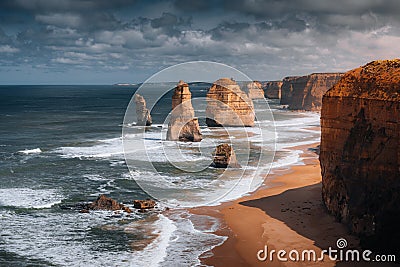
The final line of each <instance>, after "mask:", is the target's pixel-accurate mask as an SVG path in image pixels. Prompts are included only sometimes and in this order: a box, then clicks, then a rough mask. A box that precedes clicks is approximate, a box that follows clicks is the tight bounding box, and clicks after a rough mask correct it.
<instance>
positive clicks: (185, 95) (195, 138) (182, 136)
mask: <svg viewBox="0 0 400 267" xmlns="http://www.w3.org/2000/svg"><path fill="white" fill-rule="evenodd" d="M191 99H192V93H190V90H189V85H188V84H187V83H185V82H183V81H179V83H178V85H177V86H176V88H175V91H174V94H173V96H172V113H171V119H170V122H169V124H168V132H167V140H170V141H178V140H179V141H190V142H200V141H201V139H202V135H201V132H200V127H199V121H198V119H197V118H195V117H194V109H193V106H192V101H191Z"/></svg>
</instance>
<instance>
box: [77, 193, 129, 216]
mask: <svg viewBox="0 0 400 267" xmlns="http://www.w3.org/2000/svg"><path fill="white" fill-rule="evenodd" d="M89 210H112V211H116V210H124V211H126V212H128V213H131V212H132V211H131V209H129V207H126V206H125V205H123V204H120V203H118V202H117V201H116V200H114V199H112V198H109V197H106V196H105V195H100V196H99V197H98V198H97V199H96V200H95V201H94V202H93V203H91V204H88V205H87V206H86V208H85V209H82V210H81V212H82V213H85V212H88V211H89Z"/></svg>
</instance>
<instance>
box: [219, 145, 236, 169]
mask: <svg viewBox="0 0 400 267" xmlns="http://www.w3.org/2000/svg"><path fill="white" fill-rule="evenodd" d="M213 166H214V167H216V168H227V167H230V168H240V167H241V166H240V164H239V163H238V162H237V159H236V154H235V151H233V148H232V146H230V145H229V144H221V145H218V146H217V148H216V149H215V152H214V158H213Z"/></svg>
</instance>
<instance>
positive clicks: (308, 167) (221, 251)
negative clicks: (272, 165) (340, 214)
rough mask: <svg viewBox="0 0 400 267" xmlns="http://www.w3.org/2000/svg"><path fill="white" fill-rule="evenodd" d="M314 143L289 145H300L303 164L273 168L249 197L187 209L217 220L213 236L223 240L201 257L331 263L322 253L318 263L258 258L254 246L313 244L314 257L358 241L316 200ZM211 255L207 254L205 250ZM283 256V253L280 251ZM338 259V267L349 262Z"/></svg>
mask: <svg viewBox="0 0 400 267" xmlns="http://www.w3.org/2000/svg"><path fill="white" fill-rule="evenodd" d="M317 145H318V144H312V145H307V146H300V147H294V148H293V149H296V150H299V149H301V150H303V151H304V153H303V154H302V155H301V157H302V160H303V162H304V165H297V166H291V167H290V168H289V169H280V170H274V173H273V174H270V175H269V176H268V177H267V179H266V180H265V182H264V186H262V187H261V188H259V189H258V190H257V191H255V192H254V193H252V194H251V195H249V196H245V197H242V198H240V199H238V200H235V201H232V202H227V203H224V204H222V205H220V206H217V207H202V208H195V209H193V210H192V212H193V213H197V214H207V215H210V216H216V217H219V218H220V219H222V221H223V225H222V227H221V229H220V230H219V231H217V232H216V234H218V235H225V236H228V240H227V241H226V242H225V243H224V244H222V245H221V246H219V247H216V248H214V249H213V250H212V253H206V254H204V257H202V259H201V260H202V262H203V263H204V264H206V265H210V266H335V265H336V262H335V261H332V260H330V259H329V258H328V257H327V256H325V257H324V260H323V261H322V262H309V261H305V262H293V261H287V262H282V261H278V259H277V258H276V255H275V258H274V259H273V260H272V261H269V260H268V259H267V260H266V261H260V260H259V259H258V258H257V253H258V251H259V250H262V249H264V246H265V245H267V246H268V250H269V251H271V250H272V249H275V250H277V251H278V250H281V249H284V250H285V251H287V252H289V251H290V250H292V249H295V250H297V251H300V252H301V251H302V250H308V249H313V250H315V251H316V253H317V255H318V256H319V255H320V253H321V250H323V249H328V247H332V248H333V249H336V241H337V239H339V238H345V239H346V240H347V242H348V245H347V248H358V246H359V241H358V240H357V238H355V237H354V236H351V235H349V232H348V230H347V229H346V227H345V226H344V225H343V224H340V223H338V222H336V221H335V218H334V217H332V216H330V215H329V214H328V213H327V212H326V210H325V207H324V206H323V204H322V201H321V170H320V166H319V161H318V155H317V154H315V153H314V152H312V151H310V148H315V147H316V146H317ZM210 254H212V256H211V257H210V256H209V255H210ZM286 257H287V255H286ZM353 264H354V263H349V262H347V263H340V264H338V265H340V266H355V265H353Z"/></svg>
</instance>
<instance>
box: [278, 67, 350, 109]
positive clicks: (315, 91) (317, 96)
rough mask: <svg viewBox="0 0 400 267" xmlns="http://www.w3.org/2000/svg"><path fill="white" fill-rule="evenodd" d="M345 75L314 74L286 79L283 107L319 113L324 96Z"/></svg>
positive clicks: (282, 89)
mask: <svg viewBox="0 0 400 267" xmlns="http://www.w3.org/2000/svg"><path fill="white" fill-rule="evenodd" d="M342 76H343V73H313V74H310V75H306V76H300V77H297V76H294V77H286V78H284V79H283V84H282V88H281V105H288V108H289V109H291V110H307V111H312V110H313V111H318V110H320V109H321V105H322V96H323V95H324V94H325V93H326V91H328V90H329V89H330V88H331V87H332V86H333V85H334V84H335V83H337V82H338V81H339V79H340V78H341V77H342Z"/></svg>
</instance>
